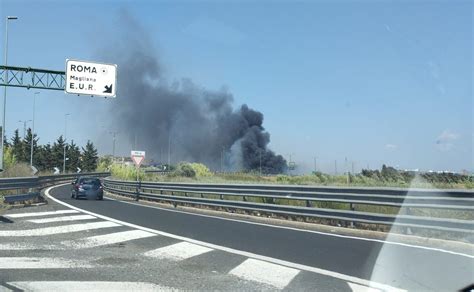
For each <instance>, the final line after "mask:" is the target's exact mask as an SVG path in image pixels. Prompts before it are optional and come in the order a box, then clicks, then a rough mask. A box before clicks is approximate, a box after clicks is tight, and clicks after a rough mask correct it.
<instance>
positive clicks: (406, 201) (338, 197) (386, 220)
mask: <svg viewBox="0 0 474 292" xmlns="http://www.w3.org/2000/svg"><path fill="white" fill-rule="evenodd" d="M104 187H105V190H107V191H109V192H112V193H115V194H118V195H124V196H129V197H133V198H136V199H138V198H143V199H148V200H155V201H164V202H169V203H172V204H175V205H176V204H178V203H182V204H183V203H184V204H193V205H204V206H213V207H221V208H228V209H241V210H247V211H258V212H266V213H273V214H279V215H290V216H301V217H315V218H322V219H329V220H341V221H346V222H359V223H367V224H381V225H395V226H401V227H415V228H428V229H433V230H443V231H455V232H467V233H473V231H474V222H473V221H470V220H464V219H452V218H433V217H426V216H415V215H410V208H423V209H444V210H452V211H467V212H472V211H474V193H473V191H472V190H446V191H442V190H424V189H413V190H407V189H399V188H335V187H313V186H288V185H236V184H194V183H161V182H139V183H137V182H134V181H121V180H113V179H110V178H106V179H105V180H104ZM209 197H213V198H209ZM215 197H218V198H217V199H216V198H215ZM229 198H230V199H229ZM249 198H254V200H253V201H255V198H257V201H258V200H261V203H259V202H250V201H249ZM287 200H288V201H300V202H301V201H302V202H304V204H303V205H305V207H303V206H293V205H289V204H284V203H286V202H287ZM285 201H286V202H285ZM313 202H333V203H344V204H347V205H348V210H340V209H330V208H318V207H313V205H314V203H313ZM356 204H360V205H376V206H390V207H398V208H401V209H400V210H404V212H405V214H403V215H401V214H398V215H390V214H379V213H371V212H361V211H355V210H354V209H355V208H354V206H355V205H356Z"/></svg>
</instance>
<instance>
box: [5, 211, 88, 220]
mask: <svg viewBox="0 0 474 292" xmlns="http://www.w3.org/2000/svg"><path fill="white" fill-rule="evenodd" d="M71 213H79V212H78V211H76V210H58V211H48V212H31V213H16V214H7V215H4V216H5V217H9V218H24V217H37V216H49V215H58V214H71Z"/></svg>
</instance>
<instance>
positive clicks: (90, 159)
mask: <svg viewBox="0 0 474 292" xmlns="http://www.w3.org/2000/svg"><path fill="white" fill-rule="evenodd" d="M98 159H99V157H98V156H97V149H95V147H94V144H93V143H92V142H91V141H89V140H88V141H87V144H86V147H85V148H84V147H83V148H82V155H81V160H82V161H81V166H82V167H81V168H82V171H84V172H89V171H95V170H96V169H97V162H98Z"/></svg>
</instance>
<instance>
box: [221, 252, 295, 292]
mask: <svg viewBox="0 0 474 292" xmlns="http://www.w3.org/2000/svg"><path fill="white" fill-rule="evenodd" d="M299 272H300V271H299V270H297V269H293V268H288V267H284V266H280V265H276V264H272V263H268V262H264V261H259V260H255V259H247V260H245V261H244V262H243V263H241V264H240V265H238V266H237V267H235V268H234V269H232V270H231V271H230V272H229V274H231V275H234V276H237V277H239V278H242V279H245V280H249V281H255V282H259V283H264V284H267V285H271V286H273V287H275V288H278V289H283V288H285V287H286V286H287V285H288V284H289V283H290V282H291V280H293V278H294V277H295V276H296V275H298V273H299Z"/></svg>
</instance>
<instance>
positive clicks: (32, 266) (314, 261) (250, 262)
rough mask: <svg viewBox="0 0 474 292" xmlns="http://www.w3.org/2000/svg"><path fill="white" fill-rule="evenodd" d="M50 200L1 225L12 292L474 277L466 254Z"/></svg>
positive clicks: (344, 286) (415, 284) (325, 286)
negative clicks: (23, 291) (22, 291)
mask: <svg viewBox="0 0 474 292" xmlns="http://www.w3.org/2000/svg"><path fill="white" fill-rule="evenodd" d="M49 194H50V195H51V196H52V197H53V198H55V199H56V200H58V201H57V202H55V201H54V200H53V199H50V200H49V201H50V203H49V204H48V205H46V206H42V207H37V208H27V209H22V210H12V211H10V212H9V214H7V216H6V218H8V219H9V220H11V222H12V223H0V285H2V286H3V287H5V288H6V289H10V290H15V289H20V290H22V289H26V290H28V289H31V290H51V289H57V290H66V289H68V290H71V288H74V287H75V288H76V289H77V290H91V289H92V290H93V289H97V290H103V289H109V290H120V289H122V290H133V289H136V290H157V289H161V290H163V289H165V290H166V289H197V290H258V291H261V290H287V291H294V290H302V291H304V290H305V291H366V290H370V289H375V291H377V290H392V289H402V290H416V291H419V290H430V291H433V290H438V291H453V290H458V289H460V288H463V287H465V286H467V285H468V284H470V283H472V282H473V278H474V274H473V273H474V272H473V271H474V260H473V256H472V255H469V254H456V253H451V252H447V251H443V250H435V249H429V248H423V247H417V246H412V245H400V244H392V243H384V242H381V241H377V240H370V239H369V240H368V239H363V238H356V237H349V236H335V235H330V234H325V233H319V232H311V231H304V230H297V229H291V228H278V227H275V226H271V225H267V224H255V223H252V222H242V220H229V219H221V218H216V217H213V216H203V215H202V214H201V215H200V214H190V213H185V212H179V211H177V210H173V209H170V210H168V209H163V208H157V207H150V206H147V205H141V204H136V203H133V202H130V201H128V200H125V199H124V200H112V199H107V198H105V199H104V201H86V200H73V199H71V198H70V186H69V185H67V186H60V187H55V188H53V189H51V191H50V192H49ZM23 212H27V213H29V215H22V214H23ZM368 286H370V287H371V288H370V289H369V288H368ZM114 288H116V289H114ZM1 290H2V288H1V286H0V291H1Z"/></svg>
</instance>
